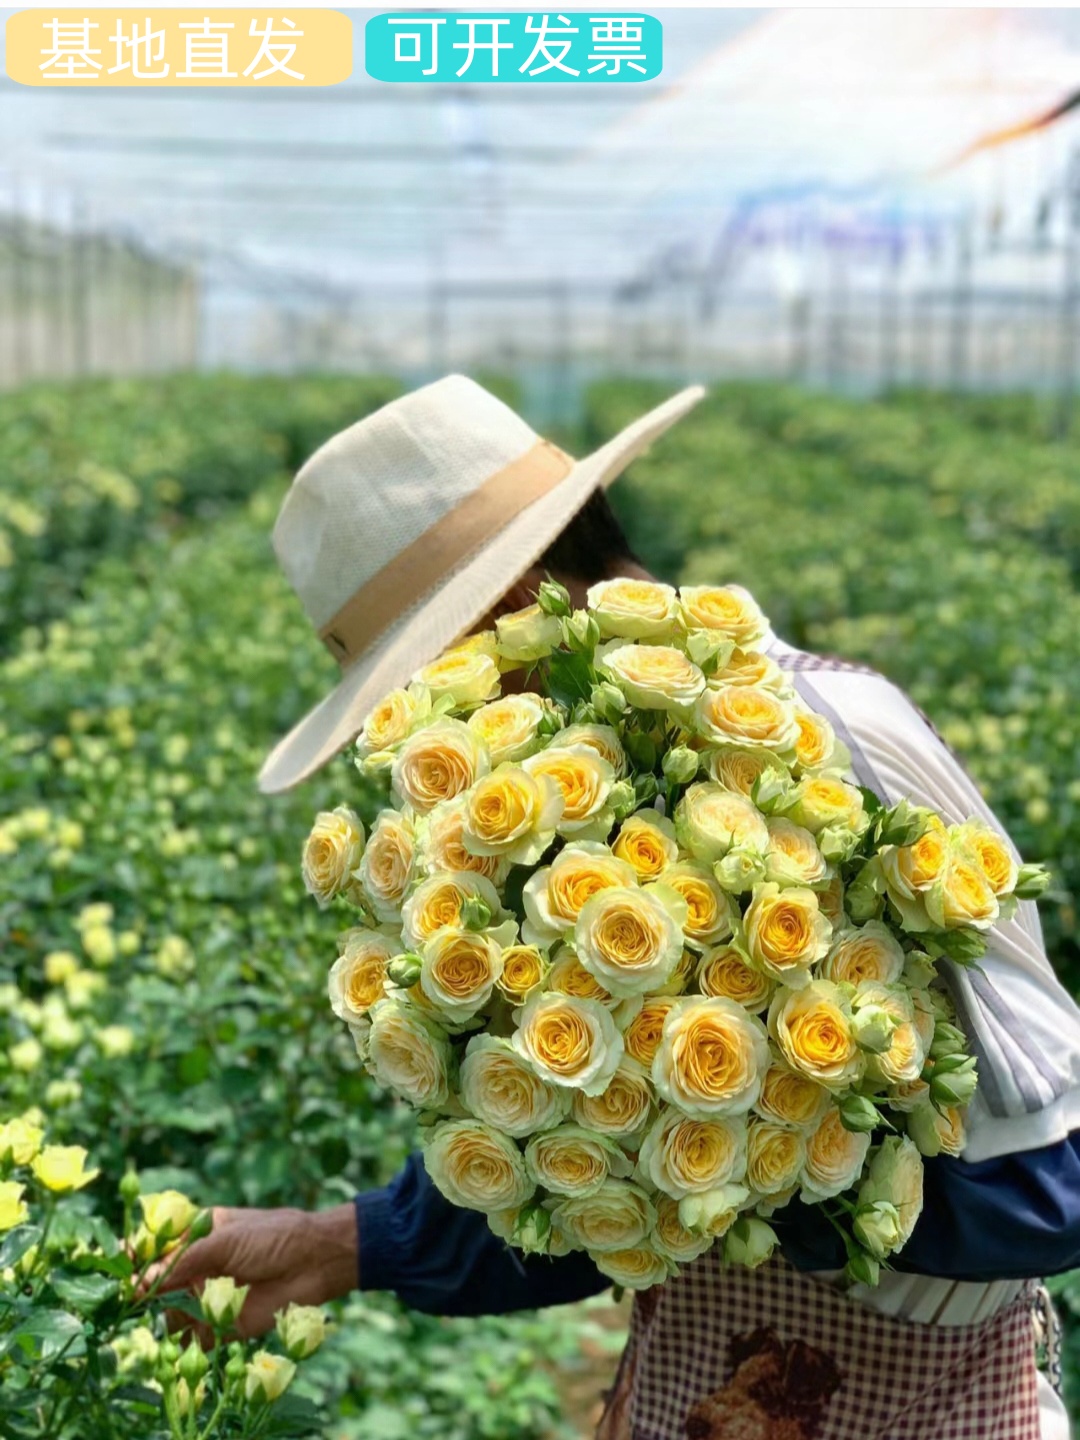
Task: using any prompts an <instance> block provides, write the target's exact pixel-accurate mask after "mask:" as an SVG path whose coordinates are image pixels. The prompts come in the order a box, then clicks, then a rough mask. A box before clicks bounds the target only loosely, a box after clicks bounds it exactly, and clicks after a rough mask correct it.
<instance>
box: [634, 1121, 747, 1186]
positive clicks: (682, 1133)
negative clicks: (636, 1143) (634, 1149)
mask: <svg viewBox="0 0 1080 1440" xmlns="http://www.w3.org/2000/svg"><path fill="white" fill-rule="evenodd" d="M746 1133H747V1132H746V1122H745V1121H744V1120H743V1119H742V1117H741V1116H740V1117H739V1118H738V1119H730V1120H728V1119H724V1118H722V1117H716V1118H714V1119H712V1120H694V1119H691V1118H690V1116H688V1115H682V1114H680V1113H679V1111H678V1110H672V1109H665V1110H663V1111H662V1112H661V1113H660V1115H659V1116H658V1117H657V1119H656V1120H655V1121H654V1122H653V1125H652V1128H651V1129H650V1130H649V1133H648V1134H647V1135H646V1136H645V1138H644V1140H643V1141H642V1142H641V1150H640V1152H639V1154H638V1170H639V1173H640V1176H641V1177H642V1178H643V1180H644V1181H647V1182H648V1184H649V1185H651V1186H654V1187H655V1188H656V1189H657V1190H660V1191H662V1192H663V1193H664V1194H665V1195H670V1196H671V1198H672V1199H673V1200H681V1199H682V1198H683V1196H684V1195H700V1194H703V1193H704V1192H705V1191H706V1190H715V1189H717V1188H718V1187H719V1186H721V1185H728V1184H735V1183H737V1182H739V1181H740V1180H742V1178H743V1176H744V1175H745V1173H746Z"/></svg>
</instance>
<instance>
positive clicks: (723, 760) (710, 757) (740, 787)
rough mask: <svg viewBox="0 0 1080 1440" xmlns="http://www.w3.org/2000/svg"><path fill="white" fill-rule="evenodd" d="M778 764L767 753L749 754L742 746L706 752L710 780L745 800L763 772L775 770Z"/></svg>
mask: <svg viewBox="0 0 1080 1440" xmlns="http://www.w3.org/2000/svg"><path fill="white" fill-rule="evenodd" d="M778 763H779V762H778V761H777V759H776V756H775V755H773V754H772V753H771V751H769V750H748V749H746V748H745V747H744V746H741V745H719V746H715V747H710V748H709V749H708V750H706V751H705V769H706V771H707V773H708V775H709V778H710V779H712V780H714V781H715V782H716V784H717V785H722V786H723V788H724V789H725V790H731V791H732V792H733V793H734V794H736V795H744V796H745V797H746V798H747V800H749V799H751V798H752V796H753V792H754V782H755V781H756V780H757V779H758V778H759V777H760V776H761V775H763V774H764V773H765V771H766V770H776V769H777V766H778Z"/></svg>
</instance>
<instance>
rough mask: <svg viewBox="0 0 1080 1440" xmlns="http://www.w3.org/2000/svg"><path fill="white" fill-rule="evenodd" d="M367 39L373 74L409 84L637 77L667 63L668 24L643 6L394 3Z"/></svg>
mask: <svg viewBox="0 0 1080 1440" xmlns="http://www.w3.org/2000/svg"><path fill="white" fill-rule="evenodd" d="M364 43H365V51H366V64H367V73H368V74H369V75H371V76H372V77H373V78H374V79H376V80H389V81H405V82H407V83H410V84H416V83H417V81H425V80H426V81H431V82H432V83H433V84H440V83H443V84H445V83H446V82H447V81H457V80H466V81H488V82H493V83H495V84H499V83H500V82H501V83H503V84H518V85H522V84H525V85H532V84H545V83H550V82H552V81H561V82H563V83H571V82H576V83H578V84H586V85H593V84H637V83H639V82H640V81H642V80H655V78H656V77H657V75H659V74H660V71H661V69H662V68H663V27H662V26H661V24H660V21H659V20H658V19H657V18H656V17H655V16H654V15H643V14H641V12H640V11H637V12H631V11H626V12H625V13H622V14H615V13H614V12H607V13H605V14H603V15H591V14H589V12H588V11H584V10H582V11H579V10H574V11H570V12H569V13H567V14H558V15H552V14H535V15H534V14H530V13H528V12H527V11H520V10H519V11H513V12H508V13H507V14H504V15H500V14H498V13H497V12H496V13H494V14H493V13H491V12H490V11H489V12H488V13H486V14H483V15H470V14H467V13H465V14H463V13H462V12H461V11H451V10H442V11H440V10H425V11H419V12H412V13H407V12H404V13H395V12H394V11H392V10H389V11H387V12H386V14H384V15H376V16H375V17H374V18H373V19H371V20H369V21H368V22H367V25H366V26H365V29H364Z"/></svg>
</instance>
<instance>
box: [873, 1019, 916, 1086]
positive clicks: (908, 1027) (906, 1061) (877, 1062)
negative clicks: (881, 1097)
mask: <svg viewBox="0 0 1080 1440" xmlns="http://www.w3.org/2000/svg"><path fill="white" fill-rule="evenodd" d="M925 1062H926V1049H925V1046H924V1044H923V1040H922V1036H921V1035H920V1034H919V1028H918V1026H917V1025H916V1024H915V1023H914V1021H913V1020H911V1019H902V1020H901V1021H900V1023H899V1024H898V1025H897V1027H896V1029H895V1030H894V1031H893V1033H892V1040H891V1041H890V1042H889V1048H888V1049H887V1050H883V1051H882V1052H881V1053H880V1054H878V1055H873V1056H871V1058H870V1062H869V1063H870V1069H871V1073H872V1074H874V1075H876V1076H878V1077H879V1078H880V1079H882V1080H884V1081H886V1082H887V1083H888V1084H889V1085H910V1084H913V1083H914V1082H915V1081H916V1080H918V1078H919V1076H920V1075H921V1074H922V1069H923V1065H924V1064H925Z"/></svg>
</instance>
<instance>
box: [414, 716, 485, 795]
mask: <svg viewBox="0 0 1080 1440" xmlns="http://www.w3.org/2000/svg"><path fill="white" fill-rule="evenodd" d="M490 768H491V761H490V759H489V758H488V753H487V751H486V750H485V749H484V747H483V745H482V744H481V743H480V741H479V740H478V739H477V738H476V736H475V735H474V734H473V732H472V731H471V730H470V729H469V727H468V726H467V725H465V724H463V723H462V721H460V720H438V721H436V722H435V723H434V724H433V725H428V726H426V727H425V728H423V729H421V730H417V731H416V732H414V733H413V734H412V735H410V736H409V737H408V738H407V739H406V740H405V742H404V744H403V745H402V746H401V748H400V749H399V750H398V752H397V755H396V756H395V758H394V764H393V768H392V769H391V772H390V778H391V783H392V784H393V787H394V790H395V791H396V792H397V794H398V795H399V796H400V797H401V798H402V799H403V800H404V801H405V802H406V803H407V804H409V805H411V806H412V808H413V809H414V810H415V811H417V813H419V814H421V815H426V814H427V813H428V811H429V810H433V809H434V808H435V806H436V805H439V804H441V803H442V802H444V801H446V800H453V799H454V798H455V796H457V795H462V794H464V792H465V791H467V790H468V789H469V787H470V786H471V785H473V784H474V783H475V782H476V781H477V780H478V779H479V778H480V777H481V776H483V775H486V774H487V773H488V771H489V770H490Z"/></svg>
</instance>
